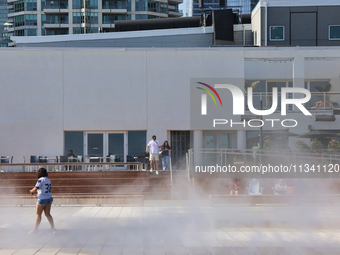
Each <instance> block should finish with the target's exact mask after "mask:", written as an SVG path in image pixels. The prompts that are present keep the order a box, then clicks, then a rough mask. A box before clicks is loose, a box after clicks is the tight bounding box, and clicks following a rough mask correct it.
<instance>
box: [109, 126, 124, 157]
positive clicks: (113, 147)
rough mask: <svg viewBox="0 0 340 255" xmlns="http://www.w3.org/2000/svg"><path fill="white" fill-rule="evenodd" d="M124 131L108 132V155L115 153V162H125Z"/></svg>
mask: <svg viewBox="0 0 340 255" xmlns="http://www.w3.org/2000/svg"><path fill="white" fill-rule="evenodd" d="M124 145H125V143H124V133H109V134H108V155H109V156H110V155H115V156H116V162H125V158H126V155H125V146H124Z"/></svg>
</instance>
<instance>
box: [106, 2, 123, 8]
mask: <svg viewBox="0 0 340 255" xmlns="http://www.w3.org/2000/svg"><path fill="white" fill-rule="evenodd" d="M102 9H127V4H126V3H125V2H124V3H122V4H119V5H117V4H114V3H105V4H103V6H102Z"/></svg>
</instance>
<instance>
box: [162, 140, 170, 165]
mask: <svg viewBox="0 0 340 255" xmlns="http://www.w3.org/2000/svg"><path fill="white" fill-rule="evenodd" d="M169 151H171V147H170V145H169V143H168V141H164V143H163V145H162V166H163V171H165V170H170V160H169Z"/></svg>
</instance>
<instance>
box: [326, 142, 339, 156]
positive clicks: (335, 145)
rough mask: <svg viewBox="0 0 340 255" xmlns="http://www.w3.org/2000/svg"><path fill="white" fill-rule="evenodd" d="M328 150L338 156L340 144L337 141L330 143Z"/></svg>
mask: <svg viewBox="0 0 340 255" xmlns="http://www.w3.org/2000/svg"><path fill="white" fill-rule="evenodd" d="M328 150H329V151H330V152H331V153H332V154H338V152H339V150H340V142H339V141H336V140H331V141H329V143H328Z"/></svg>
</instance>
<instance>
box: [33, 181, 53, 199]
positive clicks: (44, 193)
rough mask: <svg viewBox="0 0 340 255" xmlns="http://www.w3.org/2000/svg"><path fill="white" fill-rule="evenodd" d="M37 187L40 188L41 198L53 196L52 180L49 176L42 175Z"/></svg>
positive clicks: (38, 192)
mask: <svg viewBox="0 0 340 255" xmlns="http://www.w3.org/2000/svg"><path fill="white" fill-rule="evenodd" d="M35 187H36V188H38V190H37V194H38V198H39V199H49V198H51V197H52V195H51V188H52V185H51V181H50V179H48V178H47V177H41V178H39V180H38V181H37V184H35Z"/></svg>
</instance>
